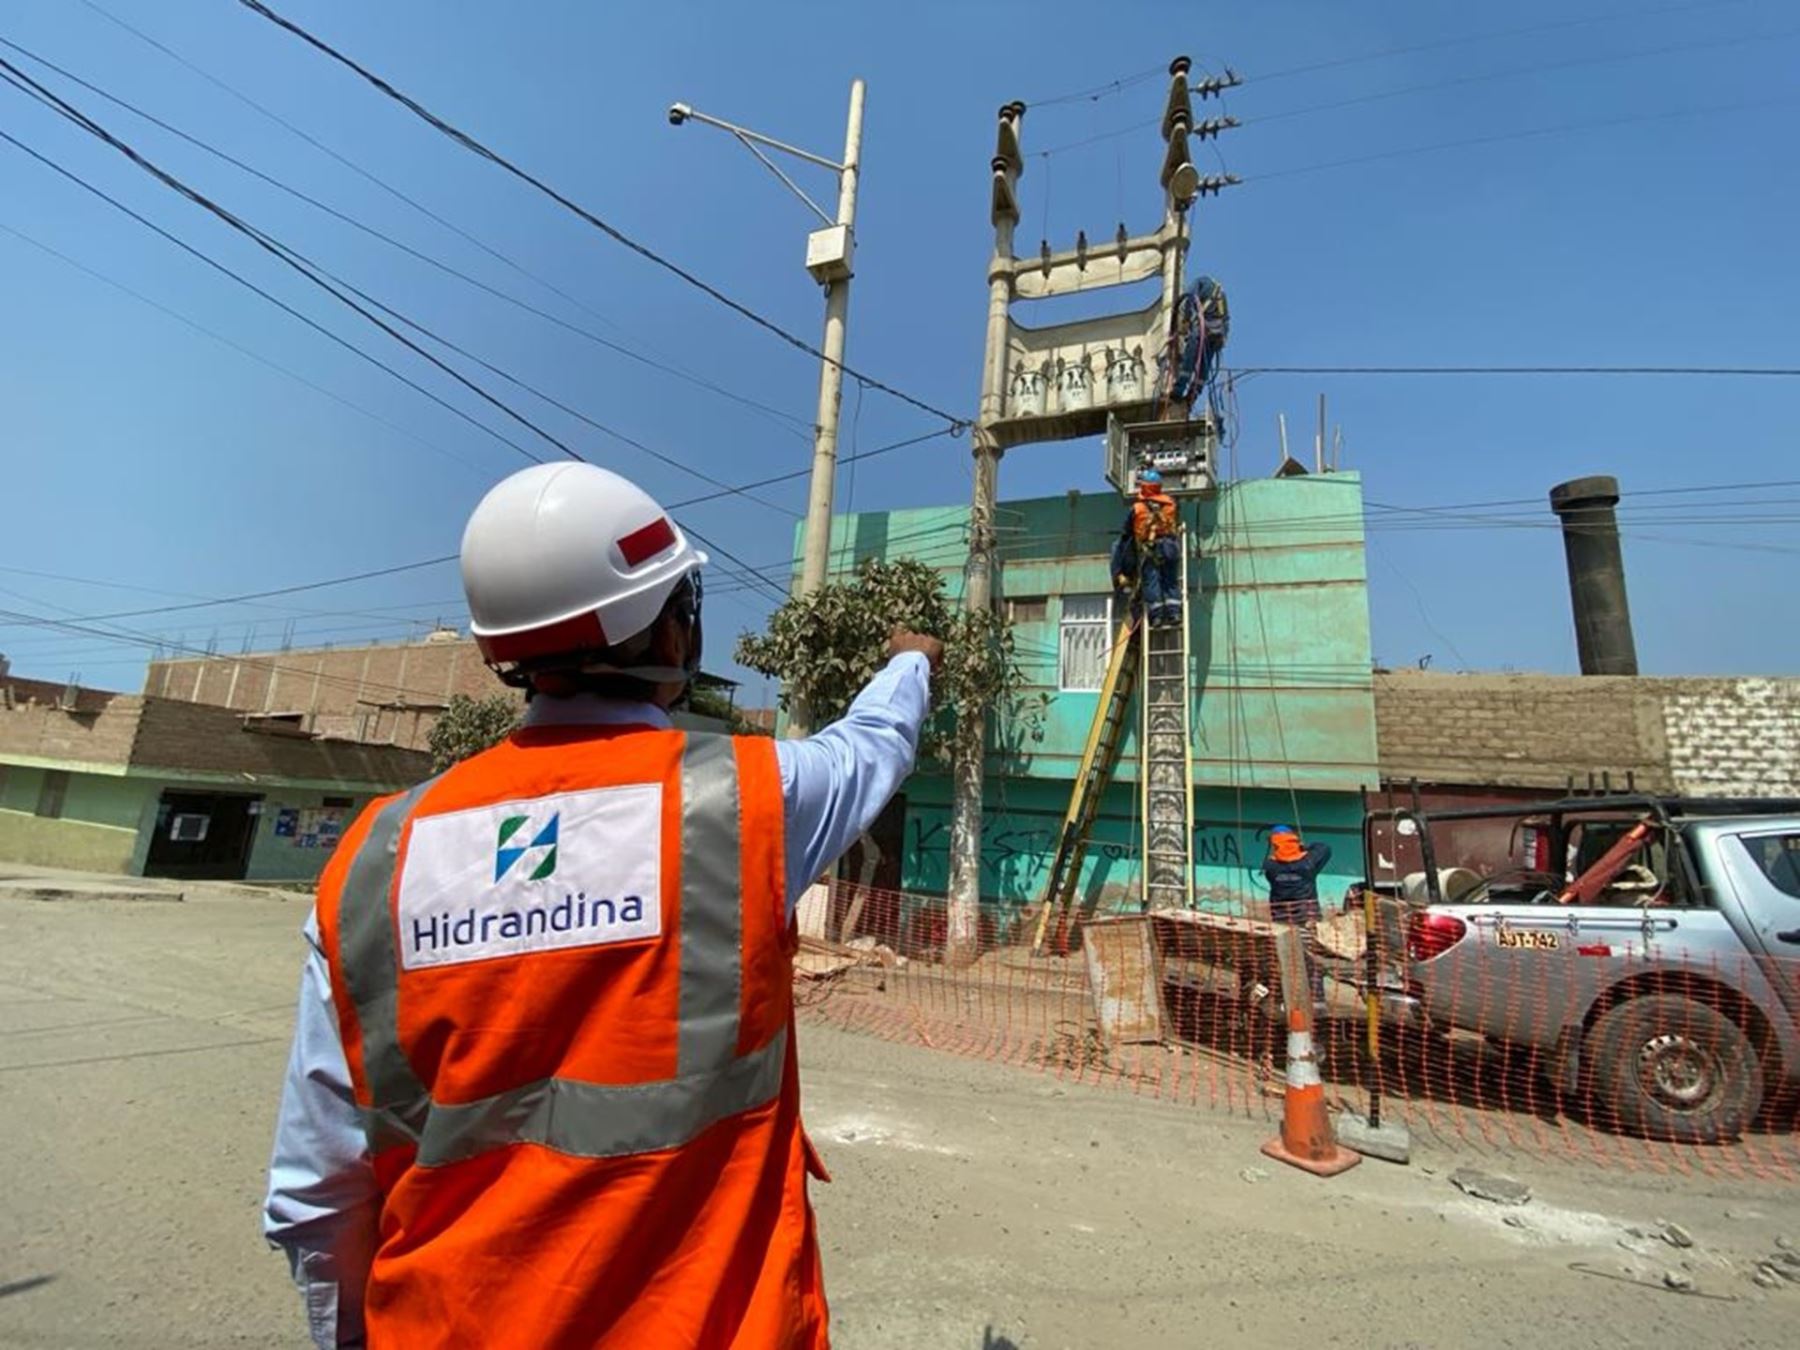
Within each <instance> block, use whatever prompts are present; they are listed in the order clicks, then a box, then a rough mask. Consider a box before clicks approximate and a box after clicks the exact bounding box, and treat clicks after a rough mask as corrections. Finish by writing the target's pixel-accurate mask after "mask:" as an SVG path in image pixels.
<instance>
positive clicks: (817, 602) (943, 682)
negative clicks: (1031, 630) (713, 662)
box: [737, 558, 1048, 764]
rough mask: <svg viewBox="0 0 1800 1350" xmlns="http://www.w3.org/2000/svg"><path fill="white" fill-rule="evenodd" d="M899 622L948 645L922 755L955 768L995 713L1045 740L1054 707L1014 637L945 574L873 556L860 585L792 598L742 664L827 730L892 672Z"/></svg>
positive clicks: (741, 657)
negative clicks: (976, 717) (961, 601)
mask: <svg viewBox="0 0 1800 1350" xmlns="http://www.w3.org/2000/svg"><path fill="white" fill-rule="evenodd" d="M896 624H904V625H905V626H906V627H908V628H910V629H912V630H913V631H914V632H917V633H930V634H932V635H933V636H934V637H937V638H940V639H941V640H942V641H943V644H944V665H943V669H942V670H940V671H939V672H938V674H937V675H936V676H935V677H934V678H933V679H932V682H931V717H930V720H929V721H928V722H927V723H926V726H925V731H924V735H923V736H922V737H921V739H920V747H919V749H920V753H921V754H922V755H923V756H925V757H926V758H928V759H931V760H934V761H936V762H938V763H940V764H948V763H949V762H950V760H951V758H952V757H953V755H955V754H956V753H957V752H958V751H959V750H960V749H962V748H965V747H964V742H965V741H966V740H967V737H968V735H969V728H970V727H971V726H973V725H974V722H973V719H972V717H971V716H970V714H972V713H974V712H976V711H978V710H985V711H987V712H989V713H991V714H993V715H994V718H995V721H996V722H997V723H999V724H1000V725H1001V726H1002V727H1003V728H1004V727H1010V728H1012V729H1014V730H1017V729H1020V728H1023V729H1024V730H1025V731H1026V732H1027V733H1028V734H1029V735H1030V736H1031V737H1032V738H1033V739H1041V738H1042V734H1043V728H1042V718H1043V711H1044V708H1045V707H1046V706H1047V705H1048V699H1047V698H1045V696H1043V695H1042V694H1039V695H1036V696H1027V695H1026V694H1025V693H1024V688H1025V679H1024V674H1023V672H1022V671H1021V670H1020V669H1019V663H1018V660H1017V658H1016V655H1015V653H1014V650H1013V638H1012V629H1011V628H1010V627H1009V626H1008V625H1007V624H1006V623H1005V622H1004V621H1003V620H1001V619H1000V618H999V617H998V616H997V615H995V614H992V613H970V612H969V611H967V610H965V609H963V608H962V607H961V606H959V605H957V604H955V603H954V602H952V601H951V599H950V597H949V596H948V595H947V594H946V593H945V591H944V579H943V577H942V575H940V574H939V573H938V572H937V571H936V570H935V569H933V568H930V567H927V566H926V565H925V564H924V563H921V562H915V561H913V560H912V559H910V558H902V559H898V560H896V561H893V562H884V561H882V560H880V559H876V558H867V559H864V560H863V562H862V563H861V564H860V565H858V567H857V569H856V575H855V577H854V578H853V579H852V580H850V581H843V582H829V583H827V584H826V585H824V586H821V587H820V588H819V589H818V590H817V591H814V592H813V593H812V594H811V595H809V596H805V597H798V596H796V597H791V598H789V599H788V601H787V602H786V603H785V604H783V605H782V606H781V608H780V609H778V610H776V611H775V613H774V614H773V615H771V616H770V618H769V627H768V631H767V632H764V633H745V634H744V635H743V636H741V637H740V638H739V639H738V643H737V660H738V663H739V664H740V665H743V666H746V667H748V668H749V669H751V670H754V671H757V672H758V673H760V674H763V675H772V676H774V677H775V678H776V679H778V680H780V681H781V707H782V709H783V711H787V710H789V709H790V708H791V707H792V705H793V703H794V702H795V701H796V700H800V701H804V702H805V704H806V706H807V707H808V709H809V710H810V711H811V713H812V720H813V725H814V726H824V725H825V724H826V723H828V722H832V721H835V720H836V719H837V718H839V717H842V716H843V715H844V713H845V712H846V711H848V709H849V707H850V704H851V701H852V700H854V699H855V697H856V695H857V694H858V693H859V692H860V691H861V689H862V687H863V686H864V685H866V684H867V683H868V682H869V680H870V679H871V678H872V677H873V676H874V674H875V672H876V671H878V670H880V669H881V667H882V666H883V665H885V664H886V662H887V645H888V635H889V634H890V633H891V632H892V631H893V628H894V625H896ZM1003 734H1004V732H1003ZM973 748H975V749H981V748H982V747H973Z"/></svg>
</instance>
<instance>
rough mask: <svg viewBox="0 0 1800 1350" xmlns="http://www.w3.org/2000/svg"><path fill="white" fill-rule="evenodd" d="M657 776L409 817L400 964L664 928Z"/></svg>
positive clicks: (480, 956) (588, 942)
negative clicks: (411, 819)
mask: <svg viewBox="0 0 1800 1350" xmlns="http://www.w3.org/2000/svg"><path fill="white" fill-rule="evenodd" d="M662 849H663V788H662V785H661V784H658V783H642V784H630V785H626V786H621V787H610V788H592V789H589V790H587V791H583V792H558V793H552V794H549V795H546V796H542V797H534V798H527V799H525V800H523V801H509V802H496V803H494V804H493V805H492V806H478V807H472V808H470V809H468V810H465V811H450V812H445V813H443V814H441V815H428V816H422V817H420V818H419V819H417V820H416V821H414V822H413V825H412V837H411V842H410V843H409V844H408V846H407V850H406V861H405V863H404V864H403V865H402V868H401V873H400V886H399V895H398V897H397V900H398V906H397V908H398V911H399V912H398V914H397V915H396V918H397V919H398V921H399V922H398V936H399V939H400V962H401V965H402V966H403V967H404V968H406V969H408V970H413V969H417V968H419V967H422V966H441V965H457V964H461V963H463V962H467V961H486V960H490V959H492V958H494V957H502V956H522V955H525V954H527V953H529V952H547V951H556V950H560V949H566V948H571V947H593V946H604V945H608V944H611V943H617V942H635V941H642V940H644V939H647V938H655V937H657V936H659V935H660V934H661V933H662V928H663V924H662Z"/></svg>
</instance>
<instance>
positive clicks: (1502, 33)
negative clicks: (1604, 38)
mask: <svg viewBox="0 0 1800 1350" xmlns="http://www.w3.org/2000/svg"><path fill="white" fill-rule="evenodd" d="M1743 3H1744V0H1696V2H1695V3H1692V4H1681V5H1666V6H1664V7H1663V8H1661V9H1624V10H1612V11H1610V12H1608V13H1605V14H1589V15H1585V16H1583V17H1581V18H1576V19H1556V20H1553V21H1552V22H1549V23H1534V24H1529V25H1527V26H1525V27H1523V28H1503V29H1498V30H1493V29H1490V30H1489V31H1487V32H1485V33H1466V34H1464V35H1463V36H1461V37H1452V38H1438V39H1436V40H1434V41H1431V42H1415V43H1410V44H1408V45H1406V46H1404V47H1386V48H1383V49H1382V50H1380V51H1374V52H1363V53H1361V54H1359V55H1356V56H1339V57H1333V58H1332V59H1330V60H1328V61H1312V62H1308V63H1307V64H1305V65H1299V66H1288V67H1287V68H1285V69H1283V70H1271V71H1269V72H1267V73H1266V74H1261V75H1257V76H1255V78H1256V80H1257V81H1258V82H1259V83H1265V84H1266V83H1268V82H1269V81H1271V80H1285V79H1289V78H1291V77H1293V76H1295V75H1310V74H1312V73H1313V72H1315V71H1320V70H1335V69H1338V68H1339V67H1341V66H1354V65H1361V64H1363V63H1364V62H1368V61H1382V60H1386V59H1387V58H1388V57H1390V56H1411V55H1412V54H1413V53H1415V52H1429V51H1440V50H1442V49H1443V48H1445V47H1463V46H1467V45H1469V44H1470V43H1475V42H1490V41H1494V40H1496V39H1499V38H1513V37H1528V36H1530V35H1532V34H1534V33H1548V32H1554V31H1556V30H1559V29H1565V28H1580V27H1583V26H1585V25H1588V24H1596V23H1611V22H1612V21H1613V20H1615V19H1628V20H1631V21H1632V22H1638V21H1641V20H1643V19H1650V18H1658V17H1660V16H1662V15H1664V14H1684V13H1688V12H1690V11H1692V10H1700V9H1724V8H1726V7H1728V6H1733V5H1739V4H1743Z"/></svg>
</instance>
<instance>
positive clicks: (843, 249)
mask: <svg viewBox="0 0 1800 1350" xmlns="http://www.w3.org/2000/svg"><path fill="white" fill-rule="evenodd" d="M862 116H863V82H862V81H861V80H854V81H852V82H851V85H850V118H849V124H848V126H847V127H846V128H845V131H844V158H843V160H842V162H839V161H837V160H831V159H827V158H825V157H824V156H823V155H815V154H813V153H811V152H810V151H807V150H802V149H800V148H799V147H798V146H793V145H789V144H787V143H786V142H785V141H778V140H776V139H774V138H773V137H772V136H764V135H763V134H761V133H760V132H756V131H751V130H750V129H749V128H747V127H740V126H738V125H736V124H735V123H732V122H727V121H725V120H723V119H722V118H718V117H712V116H709V115H708V114H706V113H703V112H700V111H698V110H696V109H695V108H693V107H691V106H689V105H688V104H686V103H672V104H670V105H669V125H671V126H677V127H678V126H681V125H683V124H684V123H687V122H698V123H700V124H701V125H702V126H709V127H716V128H717V129H718V130H720V131H724V132H729V133H730V134H731V135H732V136H734V137H736V138H737V141H738V143H739V144H740V145H742V146H743V147H744V148H745V149H746V150H748V151H749V152H750V153H751V154H753V155H755V156H756V158H757V159H758V161H760V162H761V164H762V165H763V167H764V168H766V169H767V170H768V171H769V172H770V173H772V174H774V175H775V176H776V177H777V178H778V179H780V180H781V182H782V185H783V186H784V187H786V188H787V190H788V191H789V192H791V193H793V194H794V195H795V196H796V197H798V198H799V199H800V200H801V201H802V202H804V203H805V204H806V206H807V208H808V209H809V210H811V211H812V213H813V214H814V215H815V216H817V217H818V218H819V220H820V221H821V222H822V224H821V226H820V228H819V229H816V230H814V231H812V233H811V234H809V235H807V237H806V270H807V271H808V272H809V273H810V274H811V275H812V278H813V280H815V281H817V282H818V283H819V284H820V285H821V286H823V287H824V288H825V341H824V344H823V346H824V355H825V359H824V360H823V361H822V362H821V363H820V366H819V415H818V420H817V422H816V423H815V424H814V432H813V463H812V490H811V493H810V494H809V496H808V498H807V503H806V533H805V536H804V537H803V540H802V553H801V563H800V589H799V594H800V595H803V596H804V595H810V594H812V593H813V592H814V591H816V590H818V589H819V587H821V586H823V585H824V584H825V567H826V561H827V558H828V557H829V555H830V552H831V497H832V487H833V482H834V480H835V478H836V476H837V439H838V412H839V409H840V407H841V406H842V403H843V388H844V328H845V324H846V322H847V320H848V318H849V314H850V277H851V270H852V269H851V259H852V257H853V255H854V253H855V248H856V241H855V229H856V185H857V179H858V176H859V169H860V160H861V155H862ZM765 149H767V150H773V151H775V152H777V153H779V154H783V155H790V156H792V157H793V158H795V159H798V160H802V161H804V162H805V163H807V164H812V165H815V166H817V167H818V168H821V169H829V170H830V171H831V172H832V173H834V174H836V175H837V180H838V202H837V215H836V217H835V218H834V217H832V216H830V215H827V214H826V212H825V209H824V208H823V207H821V206H820V205H819V204H818V203H817V202H815V201H814V200H813V199H812V198H811V197H810V196H808V195H807V193H806V191H805V190H804V189H803V188H801V186H800V185H799V184H798V183H796V182H795V181H794V180H793V179H792V178H790V177H789V176H788V175H787V173H786V172H784V171H783V170H782V168H781V166H780V165H779V164H777V163H776V162H775V161H774V160H773V159H771V158H770V157H769V156H768V155H767V154H765V153H764V151H765ZM811 722H812V719H811V713H810V709H807V708H805V707H803V706H798V705H797V706H796V707H794V708H793V710H792V711H791V712H790V714H789V717H788V729H789V732H790V734H792V735H796V736H804V735H805V734H807V732H808V731H809V730H810V729H811Z"/></svg>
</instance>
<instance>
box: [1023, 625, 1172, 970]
mask: <svg viewBox="0 0 1800 1350" xmlns="http://www.w3.org/2000/svg"><path fill="white" fill-rule="evenodd" d="M1144 631H1145V624H1144V623H1143V621H1142V620H1141V619H1137V618H1127V620H1126V621H1125V622H1124V623H1123V624H1121V625H1120V626H1119V630H1118V635H1117V636H1116V637H1115V638H1114V639H1113V648H1112V655H1111V656H1110V657H1109V658H1108V659H1107V663H1106V679H1105V680H1104V681H1103V682H1102V684H1101V685H1100V705H1099V707H1098V708H1097V709H1096V710H1095V713H1094V724H1093V725H1092V726H1091V727H1089V728H1088V738H1087V747H1086V749H1084V750H1083V751H1082V755H1081V767H1080V768H1079V769H1077V770H1076V772H1075V791H1074V794H1073V795H1072V796H1071V797H1070V798H1069V809H1068V812H1067V813H1066V814H1065V815H1064V816H1063V825H1062V833H1061V835H1060V836H1058V838H1057V843H1056V857H1055V858H1054V859H1053V860H1052V862H1051V864H1050V879H1049V881H1048V882H1047V883H1046V884H1045V886H1044V900H1043V904H1042V905H1041V906H1040V907H1039V911H1038V924H1037V934H1036V936H1034V937H1033V938H1032V942H1031V949H1032V950H1033V951H1034V952H1035V951H1041V950H1042V949H1043V945H1044V934H1045V933H1046V932H1047V931H1048V930H1049V927H1050V919H1051V916H1052V915H1053V914H1054V915H1057V916H1059V917H1060V916H1062V915H1064V914H1067V913H1068V911H1069V909H1070V907H1071V906H1072V905H1073V903H1074V900H1075V889H1076V887H1077V886H1078V885H1079V884H1080V882H1081V863H1082V860H1083V859H1084V858H1086V857H1087V847H1088V838H1089V836H1090V835H1091V834H1092V833H1093V829H1094V819H1095V817H1097V816H1098V815H1099V814H1100V803H1101V801H1102V800H1103V799H1104V798H1105V796H1106V785H1107V784H1108V783H1110V782H1112V776H1113V770H1114V769H1115V768H1116V767H1117V766H1118V763H1119V750H1120V748H1121V747H1122V746H1123V745H1124V744H1125V728H1126V726H1127V725H1128V723H1127V720H1126V714H1127V713H1128V712H1130V710H1131V695H1132V692H1133V691H1134V690H1135V689H1136V687H1137V675H1138V665H1139V662H1140V661H1141V659H1142V654H1143V647H1142V645H1141V643H1140V641H1139V635H1140V634H1141V633H1143V632H1144Z"/></svg>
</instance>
